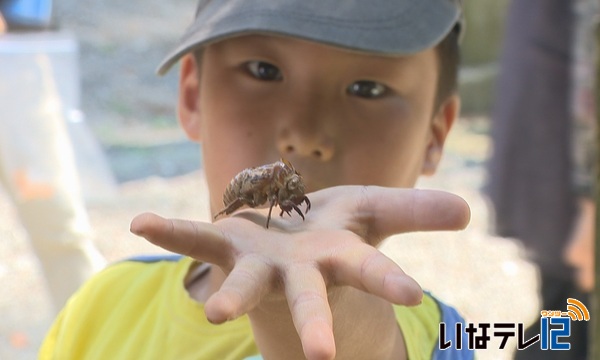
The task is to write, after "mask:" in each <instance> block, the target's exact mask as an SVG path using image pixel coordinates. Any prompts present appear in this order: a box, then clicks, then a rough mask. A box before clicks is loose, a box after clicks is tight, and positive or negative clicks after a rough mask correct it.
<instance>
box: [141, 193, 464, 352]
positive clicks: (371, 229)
mask: <svg viewBox="0 0 600 360" xmlns="http://www.w3.org/2000/svg"><path fill="white" fill-rule="evenodd" d="M308 196H309V198H310V201H311V202H312V209H311V211H310V212H309V213H308V214H307V216H306V220H305V221H302V219H301V218H300V217H298V216H293V217H291V218H290V217H287V216H284V217H283V218H279V217H275V216H274V217H273V219H272V220H271V227H270V228H269V229H266V228H265V227H264V224H265V216H266V213H265V212H264V211H263V210H254V209H251V210H245V211H238V212H236V213H234V214H233V215H232V216H231V217H229V218H225V219H223V220H219V221H217V222H215V223H214V224H210V223H203V222H194V221H184V220H168V219H163V218H160V217H158V216H156V215H153V214H142V215H139V216H138V217H136V218H135V219H134V220H133V222H132V223H131V231H132V232H133V233H135V234H137V235H140V236H143V237H145V238H146V239H147V240H148V241H150V242H152V243H154V244H156V245H158V246H161V247H163V248H165V249H167V250H170V251H173V252H176V253H180V254H183V255H186V256H190V257H192V258H195V259H198V260H200V261H203V262H209V263H212V264H216V265H218V266H219V267H220V268H221V269H222V270H223V271H224V272H225V273H226V274H227V278H226V280H225V282H224V283H223V285H222V286H221V288H220V290H219V291H218V292H216V293H215V294H213V295H212V296H211V297H210V298H209V300H208V301H207V302H206V305H205V310H206V315H207V318H208V319H209V320H210V321H211V322H213V323H222V322H225V321H227V320H229V319H234V318H236V317H238V316H240V315H242V314H244V313H249V312H252V311H254V310H257V309H263V308H264V309H274V308H278V307H279V308H280V309H283V307H281V306H280V305H281V304H283V303H285V300H287V304H288V305H287V306H289V311H290V313H291V317H292V319H293V323H294V326H295V328H296V331H297V333H298V335H299V337H300V340H301V342H302V347H303V351H304V354H305V355H306V356H307V357H308V358H331V357H333V355H334V354H335V343H334V338H333V330H332V313H331V308H330V304H329V302H328V298H329V297H330V296H331V295H332V294H333V293H335V292H336V291H340V290H339V289H341V288H342V287H343V286H351V287H354V288H356V289H360V290H363V291H365V292H368V293H371V294H373V295H376V296H379V297H381V298H383V299H386V300H387V301H389V302H392V303H395V304H401V305H416V304H418V303H420V301H421V298H422V295H423V293H422V290H421V288H420V286H419V285H418V284H417V283H416V282H415V281H414V280H413V279H412V278H411V277H409V276H408V275H406V274H405V273H404V272H403V271H402V269H400V268H399V267H398V266H397V265H396V264H395V263H394V262H393V261H392V260H390V259H389V258H387V257H386V256H385V255H383V254H382V253H381V252H380V251H379V250H377V249H376V246H377V245H379V243H380V242H381V241H382V240H384V239H385V238H386V237H388V236H391V235H394V234H398V233H404V232H410V231H430V230H458V229H462V228H464V227H465V226H466V225H467V223H468V221H469V217H470V212H469V207H468V205H467V204H466V202H465V201H464V200H462V199H461V198H460V197H458V196H455V195H452V194H449V193H445V192H441V191H429V190H414V189H391V188H382V187H374V186H366V187H365V186H338V187H332V188H328V189H324V190H321V191H318V192H315V193H312V194H309V195H308ZM332 305H333V304H332ZM287 306H286V309H285V310H286V311H287Z"/></svg>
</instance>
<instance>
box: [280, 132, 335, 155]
mask: <svg viewBox="0 0 600 360" xmlns="http://www.w3.org/2000/svg"><path fill="white" fill-rule="evenodd" d="M277 149H278V150H279V153H280V154H281V156H283V157H285V158H287V159H293V158H294V157H305V158H306V157H308V158H311V159H313V160H317V161H329V160H330V159H331V158H332V157H333V154H334V144H333V139H332V138H330V137H329V136H327V135H325V134H324V133H322V132H319V131H318V130H317V129H315V128H306V127H298V126H286V127H284V128H283V129H281V131H280V133H279V136H278V138H277Z"/></svg>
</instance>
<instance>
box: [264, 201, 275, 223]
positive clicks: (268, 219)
mask: <svg viewBox="0 0 600 360" xmlns="http://www.w3.org/2000/svg"><path fill="white" fill-rule="evenodd" d="M275 203H277V200H275V199H273V200H271V207H269V215H267V225H266V228H267V229H268V228H269V222H270V221H271V212H272V211H273V206H275Z"/></svg>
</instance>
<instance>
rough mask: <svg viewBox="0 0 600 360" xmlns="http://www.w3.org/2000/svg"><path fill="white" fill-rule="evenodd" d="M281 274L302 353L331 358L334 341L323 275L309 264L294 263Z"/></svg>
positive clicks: (307, 355) (307, 356) (313, 356)
mask: <svg viewBox="0 0 600 360" xmlns="http://www.w3.org/2000/svg"><path fill="white" fill-rule="evenodd" d="M285 277H286V278H285V284H286V285H285V293H286V297H287V299H288V305H289V307H290V312H291V314H292V319H293V321H294V326H295V327H296V331H297V332H298V335H299V336H300V341H301V342H302V349H303V351H304V355H306V358H307V359H333V358H334V357H335V340H334V338H333V328H332V316H331V309H330V308H329V302H328V300H327V288H326V286H325V281H324V280H323V276H322V275H321V273H320V271H319V270H317V269H316V268H314V267H312V266H302V267H300V266H297V267H293V268H291V269H288V271H287V272H286V275H285Z"/></svg>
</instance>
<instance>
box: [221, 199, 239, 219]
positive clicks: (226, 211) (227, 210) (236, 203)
mask: <svg viewBox="0 0 600 360" xmlns="http://www.w3.org/2000/svg"><path fill="white" fill-rule="evenodd" d="M242 205H244V203H243V202H242V200H240V199H236V200H235V201H234V202H232V203H231V204H229V205H228V206H227V207H226V208H225V209H223V210H221V211H219V212H218V213H217V215H215V217H214V219H216V218H217V217H219V216H221V215H223V214H227V215H228V214H231V213H232V212H234V211H236V210H237V209H239V208H240V207H242Z"/></svg>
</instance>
